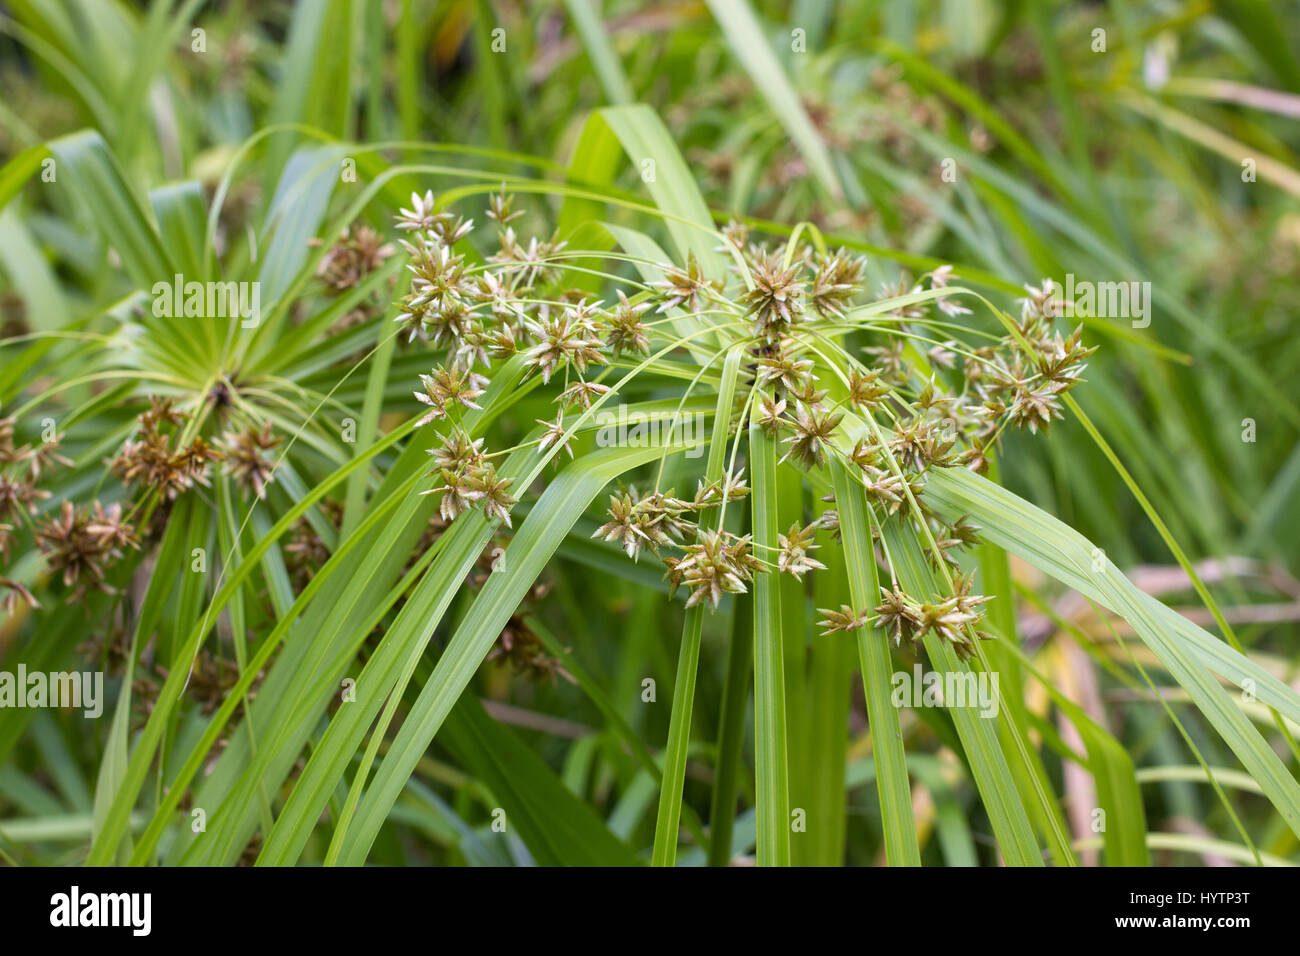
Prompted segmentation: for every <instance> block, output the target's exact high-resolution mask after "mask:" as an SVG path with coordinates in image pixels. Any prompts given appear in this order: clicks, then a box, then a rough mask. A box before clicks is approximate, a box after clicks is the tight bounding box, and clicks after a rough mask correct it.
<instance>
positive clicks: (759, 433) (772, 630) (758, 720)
mask: <svg viewBox="0 0 1300 956" xmlns="http://www.w3.org/2000/svg"><path fill="white" fill-rule="evenodd" d="M749 464H750V470H751V472H752V480H753V483H754V485H753V487H754V550H755V553H757V554H758V555H760V556H762V557H764V558H770V556H771V555H773V554H775V549H776V547H777V540H776V538H777V532H776V513H777V471H776V439H775V438H773V437H772V436H770V435H768V434H766V433H765V432H764V431H763V429H762V428H761V427H760V426H758V425H750V426H749ZM780 627H781V582H780V581H778V580H777V578H776V575H775V573H768V574H759V575H757V576H756V578H755V580H754V750H755V755H754V763H755V773H756V775H757V778H758V786H757V804H758V807H757V810H758V817H757V821H756V827H757V843H758V865H759V866H789V865H790V789H789V768H788V765H787V762H786V715H785V667H784V663H785V661H784V658H783V648H782V642H781V632H780Z"/></svg>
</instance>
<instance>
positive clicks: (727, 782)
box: [709, 594, 754, 866]
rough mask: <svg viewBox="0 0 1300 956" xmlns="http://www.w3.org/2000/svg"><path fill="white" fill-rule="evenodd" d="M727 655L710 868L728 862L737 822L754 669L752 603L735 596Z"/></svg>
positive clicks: (743, 596) (711, 815)
mask: <svg viewBox="0 0 1300 956" xmlns="http://www.w3.org/2000/svg"><path fill="white" fill-rule="evenodd" d="M735 608H736V611H735V615H734V617H733V618H732V626H731V647H730V650H729V653H728V654H727V676H726V679H725V680H724V682H723V685H722V714H721V717H720V718H719V720H718V756H717V760H716V762H715V764H714V778H713V803H712V805H711V807H710V808H709V866H726V865H727V864H728V863H730V862H731V828H732V825H733V824H734V823H735V821H736V793H737V791H738V790H739V789H740V783H739V776H740V766H741V752H742V751H743V749H744V747H745V705H746V704H748V703H749V674H750V671H751V670H752V669H753V666H754V645H753V643H752V642H751V641H750V634H751V633H752V632H753V627H754V601H753V598H752V597H750V596H749V595H748V594H738V595H736V604H735Z"/></svg>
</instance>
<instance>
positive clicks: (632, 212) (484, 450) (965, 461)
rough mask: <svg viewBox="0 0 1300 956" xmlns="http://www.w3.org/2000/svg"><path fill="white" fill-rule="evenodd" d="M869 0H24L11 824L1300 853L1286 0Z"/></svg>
mask: <svg viewBox="0 0 1300 956" xmlns="http://www.w3.org/2000/svg"><path fill="white" fill-rule="evenodd" d="M841 6H842V8H843V9H839V10H837V11H836V15H835V16H834V17H825V16H822V15H821V14H820V13H819V12H818V8H817V5H814V4H793V5H789V7H788V8H787V6H786V5H778V4H764V3H754V4H746V3H724V2H721V0H719V2H710V3H709V4H708V5H707V6H706V7H705V6H701V7H698V8H692V7H683V8H669V9H668V10H666V11H657V10H652V9H650V8H642V7H639V6H637V5H634V4H626V5H624V4H604V5H601V4H595V3H590V2H566V3H564V4H555V5H544V6H542V7H540V8H533V7H532V6H531V5H529V6H528V7H523V6H517V5H513V4H505V3H487V2H475V3H471V2H463V3H450V4H437V5H434V4H431V3H424V2H418V0H404V2H402V3H399V4H395V5H392V6H391V7H390V6H385V5H380V4H356V3H349V2H347V0H325V2H321V3H302V4H296V5H290V4H285V5H282V6H275V7H272V8H270V9H269V10H266V11H264V10H262V9H261V8H258V9H257V10H254V9H253V8H252V6H251V5H244V4H239V3H234V4H229V5H205V4H200V3H169V2H158V3H154V4H151V5H150V6H149V7H148V8H147V9H146V10H145V11H143V12H137V11H134V10H133V9H131V8H127V7H119V6H114V5H105V4H97V3H88V2H86V3H83V2H76V0H67V2H65V3H56V4H36V3H25V2H11V3H10V4H8V11H9V12H8V14H7V15H5V16H4V17H3V19H0V35H2V37H3V39H0V43H2V44H3V46H2V47H0V49H3V51H4V57H3V62H2V64H0V65H2V66H3V69H4V70H5V71H6V77H7V79H6V86H12V88H13V89H14V90H15V91H16V94H17V95H16V97H15V100H14V102H28V103H31V104H36V106H35V107H34V108H33V109H31V110H20V109H19V108H18V107H16V106H14V105H13V104H11V105H10V106H9V107H5V108H4V109H3V110H0V149H2V150H3V152H4V157H3V158H4V163H3V165H2V166H0V203H3V208H4V211H3V213H0V273H3V275H4V286H3V290H4V292H5V296H6V298H5V302H6V306H7V312H8V314H7V316H6V327H5V330H4V338H3V340H0V350H2V351H0V354H3V356H4V361H3V365H2V366H0V408H2V409H3V411H2V412H0V417H3V418H5V419H6V420H7V421H8V424H6V425H5V426H4V427H5V429H6V430H4V431H0V451H2V452H3V456H4V457H3V464H2V465H0V469H2V470H0V476H2V477H0V482H3V484H0V489H2V490H3V491H4V495H0V506H3V508H4V510H3V511H2V512H0V524H3V525H5V526H6V527H5V528H4V530H3V531H2V532H0V533H2V534H3V535H4V537H3V539H0V540H3V541H4V542H5V544H6V545H7V548H6V553H5V554H4V555H3V558H4V560H3V563H0V584H2V585H3V587H4V588H5V591H4V594H5V595H6V596H7V597H8V601H7V603H6V607H5V609H4V616H3V617H0V657H2V658H3V667H2V668H0V670H4V671H15V670H16V668H17V667H18V666H19V664H22V665H23V666H24V667H25V668H26V669H27V670H28V671H37V670H40V671H70V670H81V671H85V670H90V671H94V670H100V671H103V672H105V673H106V675H107V680H106V682H105V687H106V690H107V693H106V700H105V702H104V703H105V708H104V714H103V717H102V719H101V720H99V721H91V720H86V719H85V718H83V717H82V716H81V714H80V713H75V712H72V711H67V710H57V709H40V708H24V709H14V710H8V711H6V713H5V719H4V720H3V721H0V852H2V853H3V855H4V859H6V860H7V861H9V862H13V863H19V864H26V863H38V864H48V863H63V862H88V863H91V864H95V865H109V864H119V863H131V864H138V865H148V864H158V863H165V864H186V865H190V864H194V865H202V864H208V865H232V864H236V863H241V862H243V863H256V864H258V865H293V864H297V863H325V864H328V865H340V864H342V865H360V864H363V863H366V862H371V863H391V864H416V865H418V864H430V863H433V864H470V865H504V864H529V863H536V864H542V865H561V864H591V865H635V864H644V863H648V864H652V865H703V864H706V863H707V864H710V865H725V864H727V863H729V862H733V861H736V860H742V861H745V860H749V859H750V858H753V859H754V860H755V861H756V862H757V863H758V864H760V865H787V864H796V865H840V864H844V863H851V864H872V863H887V864H889V865H921V864H927V865H936V864H948V865H969V864H995V863H999V862H1003V863H1007V864H1012V865H1025V866H1028V865H1042V864H1051V865H1075V864H1078V863H1084V864H1089V865H1091V864H1094V863H1098V862H1100V863H1104V864H1106V865H1135V864H1137V865H1140V864H1145V863H1148V862H1160V863H1188V862H1202V861H1207V860H1208V861H1218V860H1223V859H1227V860H1232V861H1235V862H1241V863H1252V864H1289V863H1292V862H1294V861H1295V859H1296V852H1297V847H1296V839H1297V835H1300V786H1298V785H1297V781H1296V777H1295V765H1296V762H1297V760H1300V747H1298V746H1297V743H1296V740H1295V736H1294V735H1295V728H1296V726H1297V725H1300V694H1298V693H1297V690H1296V686H1295V666H1296V655H1295V653H1294V652H1293V650H1292V649H1291V644H1290V642H1289V638H1291V637H1292V636H1294V634H1295V618H1296V614H1295V602H1296V600H1297V589H1298V588H1300V586H1298V585H1297V584H1296V581H1295V578H1294V576H1293V575H1294V574H1295V573H1296V560H1297V554H1296V550H1295V541H1296V535H1295V529H1296V522H1297V513H1296V509H1295V507H1294V504H1293V502H1294V500H1295V496H1294V494H1293V491H1294V488H1295V484H1296V481H1297V480H1300V467H1298V466H1297V464H1296V462H1297V458H1296V453H1295V441H1294V436H1295V430H1296V427H1297V423H1298V422H1300V403H1298V402H1297V397H1296V395H1295V394H1294V389H1290V388H1289V387H1288V386H1287V384H1286V383H1287V382H1289V381H1290V380H1291V378H1292V377H1293V373H1294V371H1295V368H1294V367H1295V365H1296V361H1297V358H1298V357H1300V352H1297V350H1296V348H1295V347H1294V342H1293V341H1291V340H1290V339H1289V338H1288V337H1287V335H1286V331H1287V329H1286V326H1285V323H1280V322H1279V321H1278V320H1277V318H1276V317H1277V316H1278V315H1286V314H1288V310H1290V309H1291V308H1293V307H1294V305H1295V303H1294V302H1293V301H1292V299H1293V298H1294V291H1293V290H1292V288H1291V285H1290V284H1288V283H1286V282H1285V281H1284V277H1285V276H1286V274H1287V270H1288V268H1290V267H1291V265H1293V264H1294V261H1295V257H1296V255H1297V249H1298V248H1300V244H1298V243H1297V242H1296V240H1295V235H1294V233H1295V229H1294V224H1295V221H1296V219H1295V216H1296V212H1295V197H1296V193H1297V190H1296V183H1297V181H1298V180H1297V177H1298V176H1300V174H1297V172H1296V160H1295V155H1294V150H1295V148H1296V145H1297V144H1296V142H1295V135H1294V129H1293V126H1291V125H1289V124H1288V123H1287V118H1288V117H1291V116H1293V115H1294V100H1295V96H1296V95H1297V93H1300V90H1297V83H1298V82H1300V68H1298V67H1297V64H1296V62H1295V56H1294V53H1293V50H1294V49H1295V45H1294V44H1293V43H1292V44H1288V43H1286V42H1284V40H1285V38H1286V37H1288V36H1291V37H1292V38H1294V34H1295V31H1296V29H1297V24H1296V23H1294V22H1292V21H1291V19H1290V18H1288V17H1287V16H1286V15H1283V14H1275V13H1271V12H1269V11H1270V10H1271V8H1267V7H1263V6H1261V5H1255V4H1225V5H1222V7H1221V8H1215V9H1213V10H1210V9H1207V8H1205V7H1204V6H1203V5H1191V4H1188V5H1181V6H1180V5H1174V6H1172V7H1170V6H1167V5H1166V6H1151V7H1146V6H1138V7H1136V8H1132V9H1130V8H1128V7H1124V8H1122V9H1121V8H1115V9H1114V10H1112V9H1111V8H1109V7H1107V8H1095V7H1092V6H1089V5H1075V4H1069V3H1059V4H1031V5H1025V6H1023V7H1022V6H1020V5H1013V4H1008V5H1006V6H1005V9H995V8H994V6H993V5H976V6H972V7H971V10H975V11H983V12H976V13H974V14H971V13H970V12H969V11H965V12H963V11H964V10H965V8H964V5H959V4H958V5H954V4H937V3H923V2H920V3H907V4H890V5H885V6H882V5H876V4H870V3H861V4H858V3H850V4H843V5H841ZM985 13H988V14H989V16H988V17H987V18H985ZM1098 27H1100V28H1102V29H1104V30H1105V31H1106V32H1105V49H1104V50H1098V49H1095V46H1096V35H1095V33H1094V32H1093V31H1094V30H1095V29H1097V28H1098ZM195 30H199V31H201V32H198V33H195V32H194V31H195ZM497 31H500V32H497ZM502 44H504V51H502V50H501V45H502ZM1166 74H1167V78H1166ZM18 96H21V97H22V99H21V100H19V99H18ZM1247 159H1251V160H1254V162H1253V164H1251V163H1247V164H1245V165H1243V161H1244V160H1247ZM1247 167H1249V168H1250V170H1251V171H1252V172H1253V173H1254V174H1255V175H1254V176H1253V178H1250V177H1247V178H1243V172H1244V171H1245V170H1246V169H1247ZM945 170H950V171H954V172H955V177H948V178H945V177H944V175H943V173H944V171H945ZM471 219H472V220H473V223H472V224H471V223H469V220H471ZM949 264H951V266H952V268H948V266H949ZM1067 274H1070V275H1073V276H1075V277H1077V278H1079V279H1080V280H1084V281H1092V282H1110V281H1114V282H1118V281H1128V280H1146V281H1150V282H1151V288H1152V299H1151V301H1150V303H1149V305H1150V306H1151V313H1150V315H1151V321H1150V324H1149V325H1145V326H1144V325H1142V323H1140V322H1139V323H1133V322H1130V321H1128V317H1123V318H1116V317H1108V316H1105V315H1098V314H1082V315H1080V316H1079V317H1078V318H1077V319H1074V320H1066V319H1063V318H1060V317H1059V315H1058V314H1057V312H1054V311H1053V307H1052V303H1053V301H1054V298H1055V297H1054V295H1053V294H1052V293H1051V292H1050V290H1048V289H1046V287H1044V286H1043V284H1042V280H1043V277H1044V276H1047V277H1050V278H1053V279H1055V280H1056V281H1057V282H1058V283H1059V282H1062V281H1063V280H1064V277H1065V276H1066V275H1067ZM178 275H179V276H182V277H183V279H184V280H185V281H194V282H198V283H201V284H208V283H216V282H220V283H235V284H238V283H248V284H249V285H248V286H247V287H246V288H250V289H251V288H255V289H256V290H258V292H257V294H258V296H259V305H260V309H259V311H258V314H256V315H245V314H238V313H236V312H232V311H231V309H229V308H226V309H225V310H224V311H220V313H219V314H210V313H211V311H212V310H210V309H207V308H206V307H205V308H204V309H203V310H202V312H203V314H201V315H184V314H181V315H169V314H166V313H167V310H166V309H160V308H159V302H160V301H161V298H162V297H166V296H168V295H170V293H163V292H159V291H158V290H159V283H161V284H162V287H163V288H170V286H171V284H172V283H173V280H174V277H176V276H178ZM1027 287H1028V288H1027ZM237 288H238V286H237V285H234V286H230V289H232V290H234V289H237ZM1040 290H1041V291H1040ZM1057 311H1059V310H1057ZM1076 325H1078V326H1080V327H1081V331H1080V332H1079V333H1078V334H1077V336H1072V333H1073V332H1074V330H1075V326H1076ZM1094 348H1095V351H1093V349H1094ZM619 409H621V410H622V413H623V414H624V415H625V416H626V415H627V414H632V415H634V416H639V417H640V420H641V421H644V422H647V423H653V425H654V433H655V434H657V435H659V436H660V440H658V441H652V442H640V441H628V440H626V437H627V436H626V435H624V436H623V440H619V439H618V438H615V439H614V440H612V441H611V440H610V437H609V436H610V434H611V432H610V429H609V421H610V419H608V418H607V417H606V416H607V414H608V413H610V412H614V411H616V410H619ZM10 419H11V421H9V420H10ZM696 426H697V427H696ZM56 438H57V442H56V441H55V440H54V439H56ZM476 443H481V444H476ZM431 454H432V455H433V456H434V457H433V458H431V457H430V455H431ZM431 468H432V471H431V470H430V469H431ZM6 496H7V497H6ZM634 559H635V560H634ZM664 559H667V560H664ZM674 592H675V593H674ZM914 666H915V667H918V668H922V667H923V668H924V669H925V670H927V671H933V672H935V673H937V674H950V675H959V676H960V679H961V680H962V681H965V682H967V683H966V684H964V685H963V686H970V687H975V686H987V682H989V681H991V680H992V679H993V678H996V680H997V683H996V685H994V686H995V687H996V688H997V691H998V692H997V697H996V703H997V707H996V708H995V712H994V713H981V709H980V708H978V707H972V706H961V705H958V704H956V703H955V702H953V701H947V702H946V704H947V706H934V705H933V704H934V702H933V701H931V702H929V703H927V704H922V705H920V706H914V705H913V701H912V699H911V697H910V696H908V695H904V698H903V699H902V700H901V701H899V700H897V699H896V693H897V687H898V684H899V682H900V680H902V679H903V678H910V676H911V675H912V674H913V673H915V671H914ZM981 681H984V682H986V683H985V684H983V685H981V684H980V683H979V682H981Z"/></svg>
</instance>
